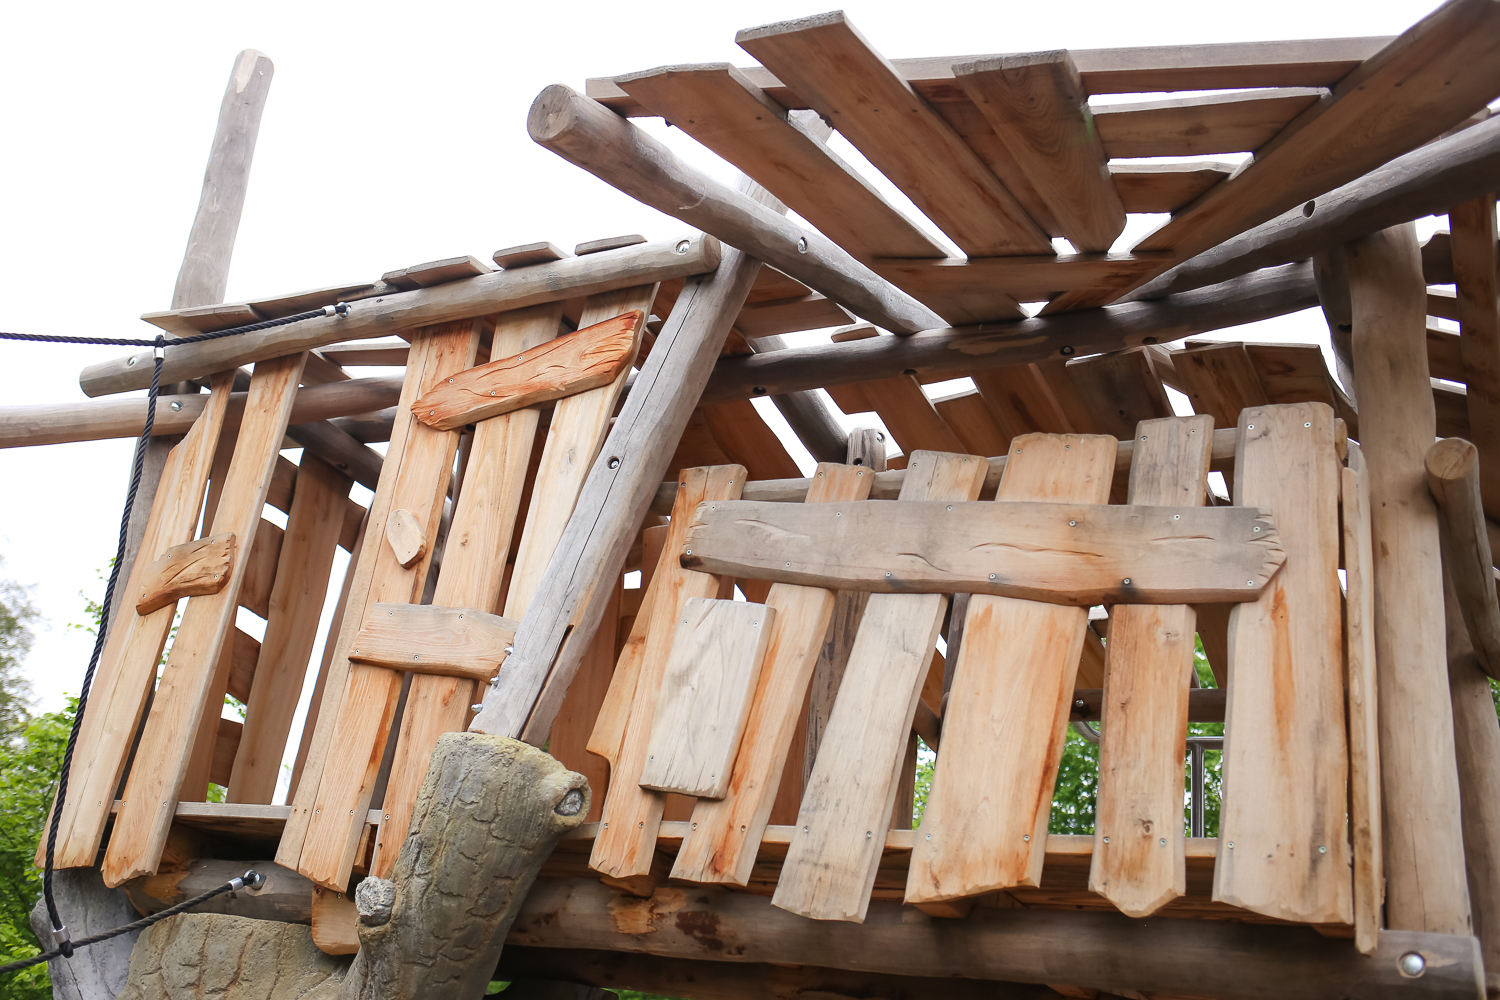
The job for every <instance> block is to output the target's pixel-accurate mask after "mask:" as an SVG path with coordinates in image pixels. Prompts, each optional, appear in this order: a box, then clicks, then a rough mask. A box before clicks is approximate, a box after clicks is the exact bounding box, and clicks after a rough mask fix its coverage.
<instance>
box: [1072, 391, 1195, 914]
mask: <svg viewBox="0 0 1500 1000" xmlns="http://www.w3.org/2000/svg"><path fill="white" fill-rule="evenodd" d="M1213 431H1214V418H1213V417H1210V416H1206V415H1205V416H1196V417H1168V418H1166V419H1164V420H1143V421H1141V422H1140V423H1139V424H1138V425H1137V426H1136V435H1135V455H1134V458H1133V460H1132V461H1131V464H1130V503H1132V504H1143V505H1146V506H1153V507H1197V506H1201V505H1202V503H1203V499H1204V496H1205V494H1206V493H1207V490H1208V459H1209V453H1210V452H1211V451H1212V450H1213ZM1195 627H1196V615H1195V614H1194V612H1193V609H1192V608H1191V607H1188V606H1187V605H1143V604H1121V605H1117V606H1116V607H1115V608H1114V609H1113V610H1112V611H1111V612H1110V623H1109V645H1108V646H1106V647H1105V673H1104V709H1103V714H1102V716H1101V718H1102V720H1103V736H1102V737H1101V739H1100V746H1099V786H1098V804H1097V806H1096V809H1095V820H1094V857H1093V863H1092V866H1091V868H1090V871H1089V888H1090V889H1091V890H1093V891H1094V892H1097V893H1099V894H1100V895H1102V896H1104V897H1105V898H1106V899H1108V900H1109V901H1110V902H1112V903H1114V904H1115V906H1116V907H1118V908H1119V910H1120V911H1121V912H1122V913H1124V914H1126V915H1127V916H1131V917H1146V916H1150V915H1151V914H1152V913H1155V912H1156V911H1157V910H1158V909H1160V908H1161V907H1162V906H1163V905H1164V904H1165V903H1166V902H1168V901H1169V900H1171V899H1174V898H1176V897H1178V896H1181V895H1182V894H1183V893H1185V892H1186V891H1187V866H1186V860H1185V859H1186V855H1185V844H1184V841H1183V831H1182V756H1183V738H1184V736H1185V735H1186V734H1187V711H1188V687H1189V685H1190V682H1191V678H1192V675H1193V636H1194V634H1195Z"/></svg>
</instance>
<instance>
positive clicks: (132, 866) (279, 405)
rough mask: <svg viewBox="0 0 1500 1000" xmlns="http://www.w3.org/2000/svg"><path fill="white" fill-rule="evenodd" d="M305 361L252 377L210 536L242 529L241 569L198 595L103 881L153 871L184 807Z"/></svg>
mask: <svg viewBox="0 0 1500 1000" xmlns="http://www.w3.org/2000/svg"><path fill="white" fill-rule="evenodd" d="M305 360H306V355H305V354H293V355H288V356H287V357H282V358H275V359H273V360H271V361H262V362H260V363H258V364H257V365H256V366H255V374H254V375H253V376H251V379H250V393H249V395H248V397H247V398H246V400H245V415H244V417H243V419H242V420H241V423H240V435H239V441H238V443H237V445H236V447H235V450H234V459H233V460H232V461H231V462H230V465H229V474H228V476H227V477H226V479H225V485H224V492H223V494H222V496H221V498H220V502H219V511H218V513H217V514H216V515H215V517H214V523H213V527H212V530H211V531H210V532H209V534H220V533H222V532H225V531H232V532H234V535H235V539H236V541H237V543H238V544H237V545H236V548H235V562H234V568H233V569H232V570H231V571H230V575H229V581H228V583H226V584H225V586H224V589H223V590H221V591H219V592H218V593H217V594H209V595H207V596H204V597H193V598H190V599H189V600H188V606H187V610H186V611H184V612H183V615H182V625H181V626H180V627H179V628H178V630H177V640H176V642H174V643H173V645H172V653H171V656H170V657H169V658H168V660H167V666H166V669H165V671H164V672H163V674H162V680H161V684H160V685H159V687H158V690H157V693H156V699H155V701H154V702H153V703H152V706H151V713H150V716H149V718H148V719H147V720H146V728H145V731H144V733H143V734H142V737H141V742H140V747H139V749H138V750H137V751H136V766H135V767H134V768H132V769H131V774H130V779H129V781H128V782H127V783H126V786H125V796H124V798H125V803H124V805H122V806H121V808H120V815H119V817H118V818H117V819H116V820H115V829H114V835H113V836H112V837H111V838H110V843H109V850H108V852H107V853H106V855H105V861H104V880H105V882H106V883H107V884H108V885H111V886H115V885H119V884H120V883H121V882H123V881H125V880H126V879H129V878H132V877H134V876H136V875H144V874H150V873H153V872H155V871H156V866H157V863H158V862H159V861H160V859H161V851H162V848H163V847H164V846H165V845H166V839H167V831H168V830H169V829H170V828H171V825H172V815H173V811H174V810H175V808H176V806H177V790H178V788H179V787H180V785H181V784H182V779H183V775H184V772H185V771H186V770H187V767H188V764H189V758H190V757H191V754H192V749H193V739H192V734H194V733H196V732H197V730H198V722H199V720H200V719H201V717H202V715H203V711H204V704H203V702H204V698H205V696H206V694H207V688H208V686H209V685H210V683H212V680H213V675H214V672H215V667H216V666H217V665H218V660H219V650H220V649H221V648H222V647H223V645H224V640H225V639H226V637H227V636H228V635H229V633H230V629H231V628H233V626H234V616H235V612H236V611H237V609H238V607H239V591H240V574H241V571H242V570H243V569H244V566H245V561H246V560H247V559H248V558H249V555H250V548H251V546H252V544H253V543H254V540H255V528H256V526H257V525H258V524H259V523H260V512H261V507H262V506H263V505H264V503H265V499H266V489H267V486H268V484H269V483H270V479H271V471H272V469H273V468H274V467H275V464H276V459H277V456H278V453H279V451H280V448H281V439H282V436H283V435H284V434H285V433H286V425H287V418H288V417H289V416H290V415H291V411H292V399H293V397H294V396H295V395H296V393H295V389H296V386H297V381H298V379H299V378H300V377H301V375H302V365H303V363H304V362H305ZM214 709H217V706H214Z"/></svg>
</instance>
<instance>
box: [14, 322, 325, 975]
mask: <svg viewBox="0 0 1500 1000" xmlns="http://www.w3.org/2000/svg"><path fill="white" fill-rule="evenodd" d="M347 315H349V305H348V303H345V302H340V303H339V304H338V305H336V306H325V307H323V308H321V309H312V310H309V311H307V312H303V313H298V314H297V315H295V316H283V317H282V318H280V319H270V320H265V321H263V322H260V323H249V324H246V325H245V326H235V327H230V328H229V329H226V330H213V331H210V332H209V333H200V334H196V335H194V336H191V337H181V338H175V339H172V340H168V339H167V336H166V334H164V333H159V334H157V335H156V337H155V339H153V340H139V339H132V338H121V337H64V336H50V335H47V334H38V333H5V332H3V331H0V340H22V341H32V342H36V343H47V344H108V345H114V346H127V347H150V348H153V352H152V360H151V388H150V389H149V390H148V391H147V393H146V424H145V426H144V427H142V428H141V436H140V437H139V438H137V439H136V442H135V458H134V461H133V462H132V463H131V468H130V488H129V489H128V490H127V491H126V493H125V510H124V513H122V514H121V515H120V534H119V540H118V542H117V543H116V545H115V558H114V563H113V565H112V566H111V567H110V571H109V582H108V583H107V584H105V587H104V603H103V606H102V608H101V610H100V613H99V631H98V633H97V634H96V635H95V636H94V651H93V653H92V655H90V656H89V666H88V670H86V671H85V672H84V675H83V686H82V688H81V690H80V692H79V695H78V708H77V710H76V712H75V713H74V715H73V728H72V730H71V731H70V732H69V733H68V745H67V748H66V749H65V750H64V751H63V759H62V773H61V774H60V775H59V776H58V781H57V799H56V801H55V802H54V803H53V806H52V821H51V823H50V824H49V825H48V828H47V857H46V867H45V868H44V869H43V870H42V898H43V899H44V900H46V903H47V917H48V919H50V920H51V921H52V932H53V934H54V935H56V936H57V938H58V939H59V940H60V942H61V943H60V944H59V945H58V947H57V948H55V949H54V950H52V951H50V952H47V953H46V954H44V955H37V956H35V957H33V958H28V959H24V960H22V961H19V962H12V963H11V964H9V965H4V966H0V975H3V974H5V973H7V972H17V971H19V970H21V969H25V968H29V967H31V966H33V965H37V964H39V963H41V962H45V961H47V960H49V959H52V958H56V957H58V956H61V957H63V958H72V957H73V951H74V949H75V948H81V947H83V946H85V945H90V944H94V943H95V942H98V941H106V940H108V939H109V938H112V937H115V936H117V935H119V934H125V933H128V932H129V931H132V930H136V929H139V928H142V927H149V926H150V925H151V924H154V923H156V921H158V920H163V919H165V918H166V917H169V916H171V915H172V914H174V913H181V912H182V911H183V910H186V909H189V908H191V907H193V906H196V905H198V904H199V903H202V902H204V901H205V900H208V899H212V898H213V897H215V896H217V895H219V894H220V893H222V892H229V891H231V890H233V889H235V888H237V886H235V884H234V883H235V882H236V881H241V880H238V879H236V880H233V881H230V882H227V883H225V884H224V885H223V886H220V887H219V888H217V889H214V890H211V891H209V892H206V893H204V894H203V895H201V896H197V897H194V898H193V899H190V900H187V901H186V902H183V903H179V904H177V905H176V906H173V907H171V908H170V909H167V910H163V911H162V912H160V913H157V914H153V915H152V916H150V917H147V918H145V919H144V920H137V921H136V922H135V923H133V924H127V925H125V926H124V927H117V928H115V929H114V930H112V931H106V932H104V933H103V934H95V935H94V936H93V937H89V938H83V939H80V940H79V941H77V942H74V941H71V940H69V938H68V930H67V926H66V925H65V924H64V923H63V922H62V917H61V916H60V915H59V913H58V911H57V899H56V897H55V896H54V895H53V891H52V873H53V861H54V856H55V854H56V851H57V832H58V827H59V825H60V824H61V822H62V813H63V803H65V802H66V801H67V798H68V779H69V777H70V776H71V775H72V771H73V751H74V749H75V748H76V747H77V745H78V732H79V729H80V728H81V727H82V725H83V714H84V712H85V711H86V710H87V709H88V703H89V690H90V689H91V688H92V687H93V684H94V671H95V670H97V669H98V667H99V658H100V656H101V655H102V654H103V652H104V641H105V637H106V635H107V634H108V632H109V628H108V625H109V612H110V608H111V607H112V606H113V604H114V597H115V587H116V585H117V584H118V583H119V579H120V566H121V565H122V564H123V563H124V561H125V545H126V542H127V540H128V538H129V534H130V514H131V512H132V511H133V510H134V509H135V497H136V493H137V492H139V490H140V487H141V472H142V470H143V469H144V467H145V462H146V448H147V446H148V445H149V444H150V443H151V431H152V428H153V427H154V426H155V424H156V401H157V396H158V395H159V394H160V390H161V367H162V361H163V360H164V359H165V357H166V349H167V348H168V347H181V346H183V345H185V344H197V343H201V342H203V341H205V340H218V339H219V338H221V337H233V336H237V335H239V334H243V333H254V332H256V331H258V330H269V329H271V328H273V327H278V326H286V325H288V324H290V323H299V322H301V321H302V320H305V319H313V318H314V317H317V316H347ZM245 874H246V876H247V877H248V876H250V875H253V874H255V873H254V872H246V873H245ZM257 878H259V876H257ZM241 884H243V882H242V883H241Z"/></svg>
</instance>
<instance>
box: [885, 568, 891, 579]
mask: <svg viewBox="0 0 1500 1000" xmlns="http://www.w3.org/2000/svg"><path fill="white" fill-rule="evenodd" d="M885 578H886V579H887V580H889V579H890V578H891V571H890V570H886V571H885Z"/></svg>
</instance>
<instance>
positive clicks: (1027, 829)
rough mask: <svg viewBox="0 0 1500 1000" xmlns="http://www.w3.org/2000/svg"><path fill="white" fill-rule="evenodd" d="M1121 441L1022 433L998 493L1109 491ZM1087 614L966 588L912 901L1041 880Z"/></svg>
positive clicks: (1088, 497)
mask: <svg viewBox="0 0 1500 1000" xmlns="http://www.w3.org/2000/svg"><path fill="white" fill-rule="evenodd" d="M1116 447H1117V442H1116V440H1115V439H1114V438H1113V437H1110V436H1108V435H1087V436H1085V435H1076V434H1027V435H1023V436H1021V437H1018V438H1016V439H1015V440H1014V441H1012V442H1011V447H1010V452H1009V453H1008V457H1007V459H1006V463H1005V473H1004V475H1003V476H1002V477H1001V480H1000V488H999V491H998V492H997V494H996V496H995V499H996V500H1032V501H1054V502H1075V503H1103V502H1104V501H1105V500H1106V499H1107V498H1108V496H1109V488H1110V482H1111V479H1112V477H1113V474H1114V467H1115V450H1116ZM1088 617H1089V615H1088V609H1087V608H1073V607H1064V606H1061V605H1055V604H1041V603H1039V602H1036V601H1021V600H1016V599H1014V598H1009V597H991V596H987V595H978V594H976V595H972V596H971V597H970V598H969V609H968V614H967V616H966V617H965V620H964V635H963V645H962V647H961V648H960V649H959V654H958V663H957V665H956V667H955V669H954V675H953V683H952V686H951V688H950V689H949V696H948V709H947V712H946V713H945V715H944V717H943V745H942V748H941V752H940V753H939V755H938V761H937V770H936V773H935V774H934V775H933V782H932V790H931V791H930V792H929V793H928V797H927V811H926V812H925V813H924V814H923V816H922V828H921V833H922V835H921V836H920V837H919V838H918V839H917V843H916V846H915V847H913V849H912V859H911V869H910V871H909V874H908V876H907V883H906V901H907V902H909V903H914V904H916V905H918V906H922V905H925V904H934V903H943V902H945V901H951V900H958V899H964V898H967V897H970V896H975V895H978V894H980V893H985V892H992V891H994V890H996V889H1004V888H1007V887H1010V886H1016V885H1036V884H1037V883H1038V881H1039V879H1040V876H1041V868H1042V859H1043V856H1044V854H1045V851H1046V840H1047V821H1048V820H1049V819H1050V817H1051V811H1052V788H1053V785H1054V784H1055V783H1056V780H1057V768H1058V763H1059V761H1060V760H1061V759H1062V747H1063V734H1064V732H1065V730H1066V727H1067V719H1068V710H1069V705H1070V703H1071V702H1072V699H1073V681H1074V676H1075V674H1076V673H1077V670H1078V660H1079V657H1080V655H1081V654H1082V652H1083V637H1084V632H1085V630H1087V628H1088ZM939 912H943V911H939Z"/></svg>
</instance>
